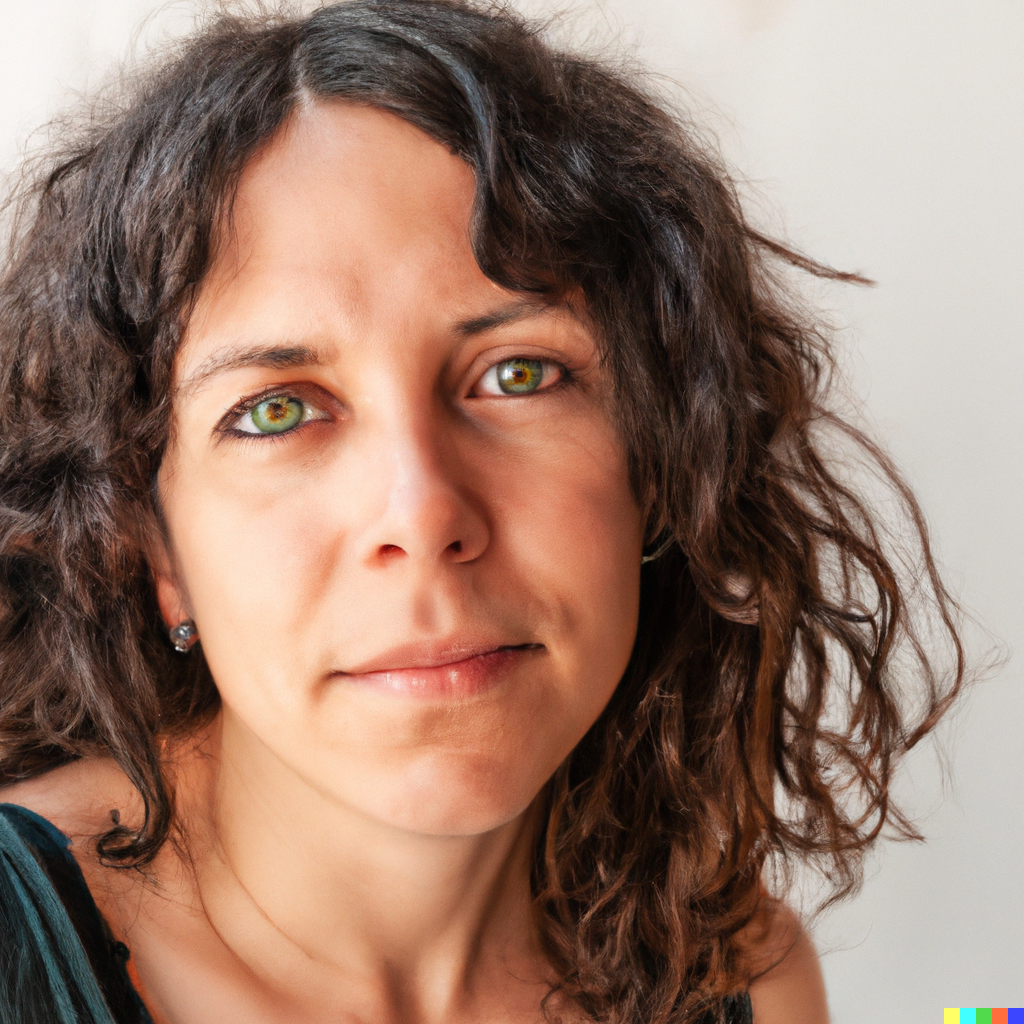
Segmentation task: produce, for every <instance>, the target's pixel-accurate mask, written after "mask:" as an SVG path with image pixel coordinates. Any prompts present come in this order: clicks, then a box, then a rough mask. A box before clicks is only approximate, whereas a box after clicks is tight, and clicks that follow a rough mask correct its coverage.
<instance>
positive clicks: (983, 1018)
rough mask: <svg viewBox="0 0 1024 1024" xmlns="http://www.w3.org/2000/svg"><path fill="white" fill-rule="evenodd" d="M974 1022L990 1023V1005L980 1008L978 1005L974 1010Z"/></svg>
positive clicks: (977, 1023)
mask: <svg viewBox="0 0 1024 1024" xmlns="http://www.w3.org/2000/svg"><path fill="white" fill-rule="evenodd" d="M974 1024H992V1007H991V1006H987V1007H985V1008H984V1009H982V1008H981V1007H980V1006H979V1007H978V1008H977V1009H976V1010H975V1011H974Z"/></svg>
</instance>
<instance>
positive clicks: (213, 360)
mask: <svg viewBox="0 0 1024 1024" xmlns="http://www.w3.org/2000/svg"><path fill="white" fill-rule="evenodd" d="M326 362H327V359H326V358H325V357H324V355H323V354H322V353H320V352H317V351H316V350H315V349H312V348H307V347H306V346H305V345H284V346H282V345H261V346H257V347H255V348H246V349H228V350H227V351H221V352H214V353H213V355H212V356H210V357H209V358H208V359H204V360H203V362H201V363H200V364H199V366H197V367H196V369H195V370H193V371H192V373H191V374H189V376H188V377H186V378H185V380H183V381H182V382H181V384H179V385H178V387H177V388H176V389H175V390H176V392H177V394H179V395H188V394H193V393H194V392H196V391H198V390H199V389H200V388H202V386H203V385H204V384H205V383H206V382H207V381H208V380H209V379H210V378H211V377H214V376H216V375H217V374H218V373H225V372H227V371H228V370H241V369H245V368H246V367H249V366H262V367H266V368H267V369H271V370H281V369H285V368H288V367H295V366H323V365H325V364H326Z"/></svg>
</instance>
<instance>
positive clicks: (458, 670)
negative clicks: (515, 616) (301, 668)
mask: <svg viewBox="0 0 1024 1024" xmlns="http://www.w3.org/2000/svg"><path fill="white" fill-rule="evenodd" d="M542 649H543V647H542V645H541V644H535V643H528V644H497V645H495V644H443V645H426V646H424V645H408V646H405V647H399V648H394V649H392V650H390V651H388V652H386V653H385V654H382V655H380V656H379V657H377V658H374V659H372V660H371V661H368V662H365V663H364V664H362V665H360V666H358V668H356V669H354V670H351V671H347V672H337V673H335V676H336V677H337V678H339V679H342V680H344V681H346V682H350V683H354V684H356V685H360V686H366V687H370V688H372V689H375V690H381V691H383V692H387V693H393V694H401V695H405V696H409V697H425V698H438V697H442V698H449V699H451V698H460V697H473V696H476V695H477V694H480V693H483V692H485V691H486V690H489V689H491V688H492V687H494V686H496V685H497V684H498V683H499V682H500V681H501V679H502V678H503V677H504V676H505V675H507V674H508V672H509V671H511V670H512V669H513V668H514V667H515V666H516V665H518V664H520V663H521V662H522V661H523V660H524V659H525V658H527V657H529V656H531V655H532V654H534V653H535V652H536V651H538V650H542Z"/></svg>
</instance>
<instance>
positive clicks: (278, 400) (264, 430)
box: [243, 395, 306, 434]
mask: <svg viewBox="0 0 1024 1024" xmlns="http://www.w3.org/2000/svg"><path fill="white" fill-rule="evenodd" d="M305 413H306V407H305V406H304V405H303V404H302V402H301V401H299V399H297V398H290V397H287V396H280V395H278V396H275V397H274V398H268V399H266V401H263V402H260V404H259V405H257V406H254V407H253V408H252V409H250V410H249V419H250V420H251V422H252V425H253V426H254V427H255V428H256V430H254V431H249V433H257V432H258V433H260V434H282V433H284V432H285V431H286V430H291V429H292V427H297V426H298V425H299V424H300V423H301V422H302V421H303V419H304V418H305ZM243 429H244V427H243Z"/></svg>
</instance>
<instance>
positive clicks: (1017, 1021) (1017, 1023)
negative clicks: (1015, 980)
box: [1006, 1006, 1024, 1024]
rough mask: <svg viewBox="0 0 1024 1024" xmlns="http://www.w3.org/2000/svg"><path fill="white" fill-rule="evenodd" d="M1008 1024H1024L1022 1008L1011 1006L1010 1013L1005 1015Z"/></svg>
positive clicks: (1023, 1010)
mask: <svg viewBox="0 0 1024 1024" xmlns="http://www.w3.org/2000/svg"><path fill="white" fill-rule="evenodd" d="M1006 1019H1007V1020H1008V1021H1009V1022H1010V1024H1024V1007H1022V1006H1011V1007H1010V1012H1009V1013H1008V1014H1007V1015H1006Z"/></svg>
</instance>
